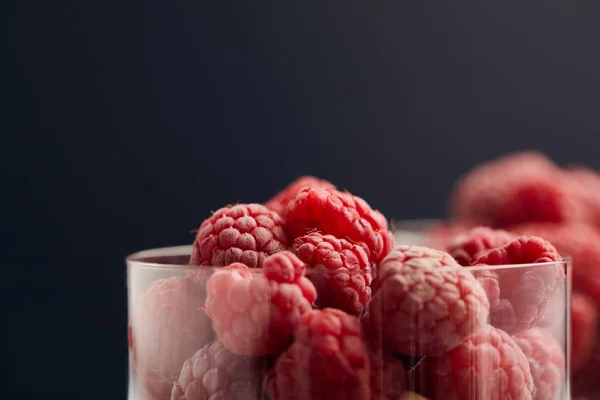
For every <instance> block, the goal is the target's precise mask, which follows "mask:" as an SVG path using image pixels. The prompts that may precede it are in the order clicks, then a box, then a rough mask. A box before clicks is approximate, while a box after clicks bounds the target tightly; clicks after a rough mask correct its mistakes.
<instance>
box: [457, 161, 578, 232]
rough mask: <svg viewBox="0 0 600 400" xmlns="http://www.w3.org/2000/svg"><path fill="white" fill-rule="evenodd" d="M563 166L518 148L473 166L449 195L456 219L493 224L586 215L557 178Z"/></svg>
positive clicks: (558, 220)
mask: <svg viewBox="0 0 600 400" xmlns="http://www.w3.org/2000/svg"><path fill="white" fill-rule="evenodd" d="M561 178H562V175H561V171H560V169H559V168H558V167H557V166H556V165H555V164H554V163H552V161H550V160H549V159H548V158H546V157H545V156H543V155H541V154H539V153H535V152H522V153H516V154H512V155H509V156H504V157H501V158H499V159H496V160H492V161H489V162H487V163H485V164H483V165H480V166H477V167H475V168H474V169H473V170H472V171H470V172H469V173H468V174H467V175H466V176H464V177H463V178H461V179H460V180H459V181H458V183H457V184H456V186H455V188H454V192H453V195H452V210H453V214H454V216H456V217H457V218H458V219H460V220H465V221H472V222H475V223H477V224H479V225H487V226H491V227H494V228H498V227H505V226H508V225H513V224H518V223H523V222H530V221H545V222H562V221H569V220H579V219H582V218H584V217H585V215H584V214H583V211H584V210H583V209H582V207H581V204H580V202H579V201H578V200H577V199H575V198H574V196H572V194H571V192H570V191H569V189H568V187H567V186H566V185H563V184H562V183H561Z"/></svg>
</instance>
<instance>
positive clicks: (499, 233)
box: [448, 226, 516, 266]
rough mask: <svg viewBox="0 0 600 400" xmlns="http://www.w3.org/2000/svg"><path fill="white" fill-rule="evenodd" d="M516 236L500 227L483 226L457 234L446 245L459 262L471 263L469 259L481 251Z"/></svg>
mask: <svg viewBox="0 0 600 400" xmlns="http://www.w3.org/2000/svg"><path fill="white" fill-rule="evenodd" d="M515 238H516V236H515V235H514V234H512V233H509V232H507V231H505V230H502V229H490V228H486V227H483V226H479V227H476V228H473V229H472V230H470V231H469V232H468V233H466V234H464V235H460V236H458V237H457V238H456V239H455V240H454V242H453V243H452V244H451V245H450V246H449V247H448V253H450V255H451V256H452V257H454V259H455V260H456V261H457V262H458V263H459V264H460V265H464V266H467V265H471V261H473V260H474V259H475V258H477V257H478V256H479V255H481V254H482V253H483V252H486V251H488V250H491V249H494V248H496V247H502V246H504V245H505V244H507V243H509V242H511V241H513V239H515Z"/></svg>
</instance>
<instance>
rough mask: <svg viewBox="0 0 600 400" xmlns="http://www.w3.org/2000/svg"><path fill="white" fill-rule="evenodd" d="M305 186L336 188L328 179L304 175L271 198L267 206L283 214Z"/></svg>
mask: <svg viewBox="0 0 600 400" xmlns="http://www.w3.org/2000/svg"><path fill="white" fill-rule="evenodd" d="M305 187H309V188H326V189H335V186H334V185H333V184H332V183H330V182H328V181H325V180H322V179H318V178H315V177H314V176H302V177H300V178H298V179H296V180H295V181H293V182H292V183H290V184H289V185H288V186H287V187H286V188H285V189H283V190H282V191H281V192H279V193H277V194H276V195H275V196H274V197H273V198H272V199H271V200H269V201H267V202H266V203H265V207H267V208H268V209H270V210H273V211H275V212H277V213H278V214H279V215H283V214H284V213H285V209H286V207H287V205H288V203H289V202H290V201H292V200H293V199H294V197H296V195H297V194H298V192H299V191H300V190H302V189H304V188H305Z"/></svg>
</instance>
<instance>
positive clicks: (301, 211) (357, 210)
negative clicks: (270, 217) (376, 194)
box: [285, 188, 394, 261]
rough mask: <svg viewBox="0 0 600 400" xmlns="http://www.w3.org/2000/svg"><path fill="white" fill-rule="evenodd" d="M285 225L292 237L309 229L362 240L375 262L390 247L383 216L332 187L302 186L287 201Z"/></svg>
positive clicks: (338, 236)
mask: <svg viewBox="0 0 600 400" xmlns="http://www.w3.org/2000/svg"><path fill="white" fill-rule="evenodd" d="M285 222H286V228H287V229H288V231H289V232H290V233H291V234H292V236H294V237H295V238H296V237H299V236H303V235H305V234H306V233H308V232H310V231H319V232H321V233H323V234H325V235H333V236H335V237H337V238H345V239H347V240H349V241H351V242H363V243H365V244H366V245H367V247H368V248H369V250H370V255H369V256H370V258H371V260H372V261H379V260H381V259H382V258H383V257H385V255H386V254H387V253H388V252H389V251H390V250H391V249H392V247H393V246H394V236H393V234H392V233H391V232H390V231H389V230H388V224H387V221H386V220H385V217H384V216H383V215H382V214H381V213H380V212H379V211H376V210H372V209H371V207H369V205H368V204H367V202H365V201H364V200H363V199H361V198H360V197H356V196H352V195H351V194H350V193H347V192H339V191H337V190H334V189H325V188H316V189H311V188H304V189H302V190H300V192H299V193H298V195H297V196H296V198H294V200H292V201H291V202H290V203H289V204H288V208H287V212H286V217H285Z"/></svg>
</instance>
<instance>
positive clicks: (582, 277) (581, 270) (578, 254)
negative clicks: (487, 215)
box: [512, 224, 600, 308]
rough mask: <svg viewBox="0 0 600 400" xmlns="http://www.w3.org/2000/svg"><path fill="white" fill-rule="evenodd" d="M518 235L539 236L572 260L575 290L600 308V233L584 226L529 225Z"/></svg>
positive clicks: (520, 227)
mask: <svg viewBox="0 0 600 400" xmlns="http://www.w3.org/2000/svg"><path fill="white" fill-rule="evenodd" d="M512 230H513V231H514V232H517V233H520V234H527V235H536V236H540V237H543V238H544V239H546V240H548V241H550V242H551V243H552V244H553V245H554V246H556V248H557V250H558V251H560V252H561V253H563V254H567V255H568V256H569V257H571V262H572V267H573V268H572V278H573V289H575V290H577V291H580V292H582V293H585V294H587V295H588V296H590V297H591V298H592V300H593V301H594V303H595V304H596V307H597V308H600V274H599V273H598V266H599V265H600V233H598V231H596V230H595V229H593V228H590V227H589V226H586V225H583V224H561V225H556V224H525V225H519V226H515V227H513V228H512Z"/></svg>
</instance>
